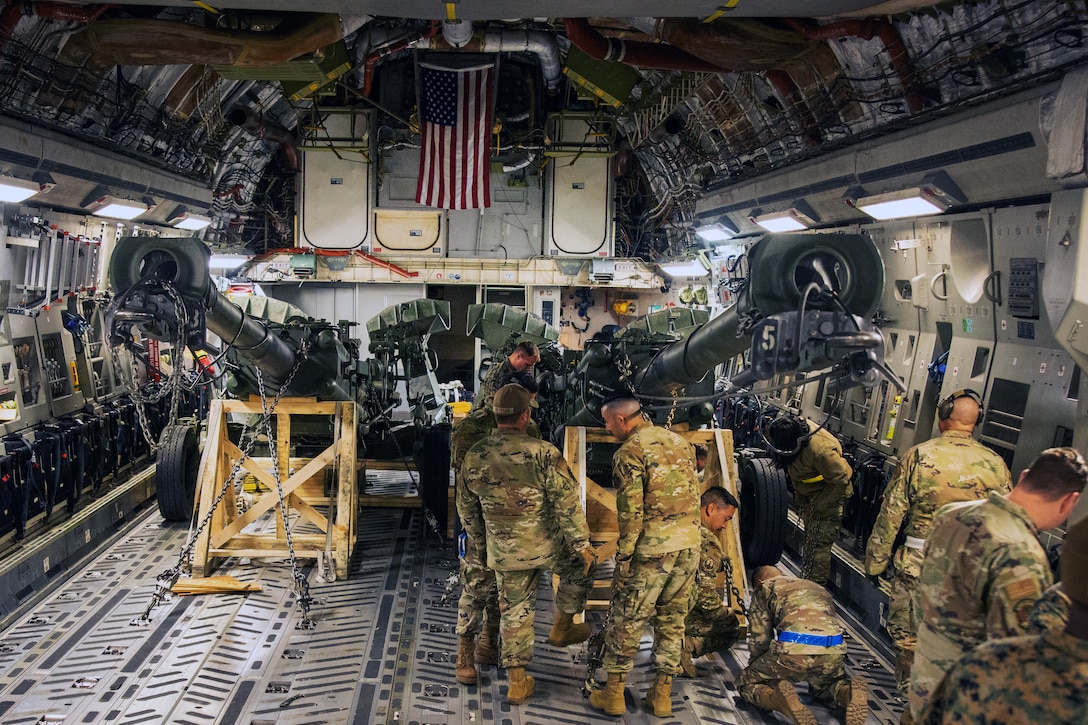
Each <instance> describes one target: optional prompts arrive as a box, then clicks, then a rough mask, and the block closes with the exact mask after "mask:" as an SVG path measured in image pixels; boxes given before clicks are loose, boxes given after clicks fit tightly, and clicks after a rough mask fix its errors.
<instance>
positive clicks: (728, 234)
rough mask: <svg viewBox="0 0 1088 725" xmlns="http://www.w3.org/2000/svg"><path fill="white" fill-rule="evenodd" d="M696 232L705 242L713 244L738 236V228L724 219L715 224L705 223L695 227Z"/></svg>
mask: <svg viewBox="0 0 1088 725" xmlns="http://www.w3.org/2000/svg"><path fill="white" fill-rule="evenodd" d="M695 234H696V236H698V237H699V238H700V239H702V240H703V241H704V242H710V243H711V244H713V243H715V242H724V241H727V240H729V239H732V238H733V237H734V236H736V234H737V230H736V228H734V227H733V225H732V224H728V223H726V222H725V221H724V220H723V221H719V222H717V223H715V224H704V225H703V226H701V227H695Z"/></svg>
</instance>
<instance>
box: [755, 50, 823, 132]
mask: <svg viewBox="0 0 1088 725" xmlns="http://www.w3.org/2000/svg"><path fill="white" fill-rule="evenodd" d="M763 76H764V77H765V78H766V79H767V80H768V81H769V82H770V83H771V84H772V85H773V86H774V87H775V89H777V90H778V93H779V95H781V96H782V98H783V99H784V100H785V101H786V103H787V104H789V107H790V109H791V110H792V111H793V112H794V113H796V114H797V117H798V118H800V119H801V125H802V126H803V127H804V129H805V142H806V143H807V144H808V146H809V147H810V148H811V147H815V146H818V145H819V143H820V126H819V124H817V123H816V117H815V116H813V115H812V110H811V109H810V108H809V107H808V104H807V103H805V101H804V98H803V96H802V94H801V89H800V88H798V87H797V84H796V83H795V82H794V80H793V78H792V77H791V76H790V74H789V73H786V72H785V71H781V70H776V69H774V68H769V69H768V70H765V71H764V72H763Z"/></svg>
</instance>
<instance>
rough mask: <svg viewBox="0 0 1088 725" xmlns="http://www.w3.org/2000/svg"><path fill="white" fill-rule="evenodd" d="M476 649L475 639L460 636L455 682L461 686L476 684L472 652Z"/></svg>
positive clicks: (474, 662)
mask: <svg viewBox="0 0 1088 725" xmlns="http://www.w3.org/2000/svg"><path fill="white" fill-rule="evenodd" d="M475 647H476V638H475V637H472V636H470V635H462V636H461V641H460V643H459V644H458V646H457V681H458V682H460V683H461V684H462V685H475V684H476V677H477V672H476V659H475V658H474V656H473V650H474V649H475Z"/></svg>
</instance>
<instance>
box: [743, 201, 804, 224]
mask: <svg viewBox="0 0 1088 725" xmlns="http://www.w3.org/2000/svg"><path fill="white" fill-rule="evenodd" d="M749 218H750V219H751V220H752V221H753V222H755V223H756V224H758V225H759V226H761V227H763V228H764V229H766V230H767V231H768V232H799V231H801V230H802V229H811V228H812V227H814V226H816V223H817V222H819V221H820V218H819V217H818V216H816V212H814V211H812V209H811V208H810V207H809V206H808V204H806V203H804V202H803V201H800V200H798V201H795V202H793V206H791V207H790V208H789V209H785V210H784V211H775V212H768V213H763V210H762V209H753V210H752V213H751V215H750V216H749Z"/></svg>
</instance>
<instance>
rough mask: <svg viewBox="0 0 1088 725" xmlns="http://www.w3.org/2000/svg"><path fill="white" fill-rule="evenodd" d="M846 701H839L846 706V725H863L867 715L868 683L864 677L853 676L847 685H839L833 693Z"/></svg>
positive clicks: (837, 697)
mask: <svg viewBox="0 0 1088 725" xmlns="http://www.w3.org/2000/svg"><path fill="white" fill-rule="evenodd" d="M835 695H836V700H838V699H839V696H841V697H842V699H844V700H846V702H843V703H840V704H841V705H842V706H843V707H845V708H846V725H865V721H866V719H868V717H869V684H868V683H867V682H866V681H865V678H864V677H857V676H855V677H853V678H851V679H850V685H849V686H848V687H840V688H839V691H838V692H836V693H835Z"/></svg>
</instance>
